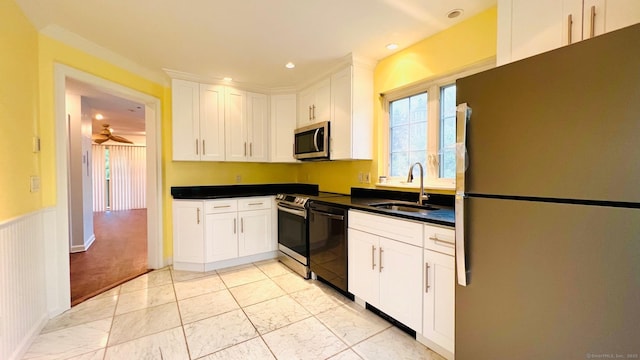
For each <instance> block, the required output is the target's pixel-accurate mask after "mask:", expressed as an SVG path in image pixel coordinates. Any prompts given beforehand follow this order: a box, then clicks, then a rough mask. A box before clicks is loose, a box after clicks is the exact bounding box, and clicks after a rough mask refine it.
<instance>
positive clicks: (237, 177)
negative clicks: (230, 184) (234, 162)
mask: <svg viewBox="0 0 640 360" xmlns="http://www.w3.org/2000/svg"><path fill="white" fill-rule="evenodd" d="M241 182H242V175H236V183H238V184H240V183H241Z"/></svg>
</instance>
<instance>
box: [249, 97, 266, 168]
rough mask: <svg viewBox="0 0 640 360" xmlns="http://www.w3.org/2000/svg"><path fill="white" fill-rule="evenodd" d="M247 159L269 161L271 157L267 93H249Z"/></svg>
mask: <svg viewBox="0 0 640 360" xmlns="http://www.w3.org/2000/svg"><path fill="white" fill-rule="evenodd" d="M247 142H248V144H249V145H248V146H249V151H248V154H247V160H249V161H267V160H268V157H269V152H268V151H269V149H268V144H269V113H268V104H267V95H264V94H257V93H247Z"/></svg>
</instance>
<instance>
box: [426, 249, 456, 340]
mask: <svg viewBox="0 0 640 360" xmlns="http://www.w3.org/2000/svg"><path fill="white" fill-rule="evenodd" d="M454 263H455V261H454V257H453V256H449V255H444V254H440V253H437V252H435V251H430V250H424V267H425V268H424V270H423V271H424V272H425V276H426V279H427V280H426V283H425V288H426V289H425V292H424V319H423V331H422V335H423V336H424V337H426V338H427V339H429V340H431V341H433V342H435V343H437V344H438V345H440V346H442V347H443V348H445V349H446V350H449V351H450V352H453V351H454V335H455V334H454V326H455V318H454V313H455V297H454V296H455V289H454V287H455V268H454V266H455V264H454Z"/></svg>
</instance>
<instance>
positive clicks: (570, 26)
mask: <svg viewBox="0 0 640 360" xmlns="http://www.w3.org/2000/svg"><path fill="white" fill-rule="evenodd" d="M572 29H573V15H571V14H569V16H567V45H571V30H572Z"/></svg>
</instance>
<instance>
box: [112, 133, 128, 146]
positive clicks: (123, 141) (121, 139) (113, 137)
mask: <svg viewBox="0 0 640 360" xmlns="http://www.w3.org/2000/svg"><path fill="white" fill-rule="evenodd" d="M109 138H110V139H111V140H113V141H117V142H121V143H126V144H133V141H130V140H129V139H125V138H123V137H122V136H118V135H113V134H112V135H111V136H109Z"/></svg>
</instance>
